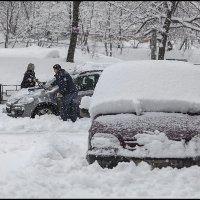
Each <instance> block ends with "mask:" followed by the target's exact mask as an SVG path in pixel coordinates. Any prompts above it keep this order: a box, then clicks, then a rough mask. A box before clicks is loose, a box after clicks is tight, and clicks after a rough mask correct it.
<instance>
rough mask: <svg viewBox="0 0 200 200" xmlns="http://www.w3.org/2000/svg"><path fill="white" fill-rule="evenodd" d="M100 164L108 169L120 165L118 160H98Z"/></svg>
mask: <svg viewBox="0 0 200 200" xmlns="http://www.w3.org/2000/svg"><path fill="white" fill-rule="evenodd" d="M97 162H98V164H99V165H100V166H101V167H102V168H108V169H112V168H113V167H116V166H117V165H118V162H114V161H111V160H104V159H101V160H97Z"/></svg>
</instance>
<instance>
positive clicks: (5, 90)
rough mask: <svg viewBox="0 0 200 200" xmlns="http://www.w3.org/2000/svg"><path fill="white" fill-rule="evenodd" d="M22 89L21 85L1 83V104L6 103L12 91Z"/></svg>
mask: <svg viewBox="0 0 200 200" xmlns="http://www.w3.org/2000/svg"><path fill="white" fill-rule="evenodd" d="M20 89H21V86H20V85H2V84H0V104H2V103H4V102H5V101H6V100H7V99H6V98H8V97H9V96H10V95H11V94H9V93H10V92H13V91H14V92H15V91H18V90H20Z"/></svg>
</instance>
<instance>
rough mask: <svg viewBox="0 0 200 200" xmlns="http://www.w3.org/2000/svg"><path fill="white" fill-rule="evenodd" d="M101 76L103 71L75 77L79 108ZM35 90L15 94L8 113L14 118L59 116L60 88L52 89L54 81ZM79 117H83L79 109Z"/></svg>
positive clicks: (7, 110) (28, 89)
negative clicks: (82, 99) (84, 97)
mask: <svg viewBox="0 0 200 200" xmlns="http://www.w3.org/2000/svg"><path fill="white" fill-rule="evenodd" d="M100 74H101V70H91V71H85V72H81V73H80V74H78V75H76V76H74V80H75V83H76V84H77V87H78V99H77V107H79V104H80V101H81V98H82V97H83V96H91V95H92V94H93V91H94V88H95V86H96V83H97V81H98V78H99V76H100ZM54 80H55V79H54V78H53V79H52V80H50V81H48V82H46V83H45V84H44V85H40V86H36V87H33V88H23V89H21V90H19V91H18V92H16V93H15V94H13V95H12V96H11V97H10V98H9V99H8V100H7V103H6V112H7V114H8V115H9V116H12V117H31V118H34V117H35V116H36V115H44V114H55V115H59V105H60V97H58V96H57V93H58V86H55V87H50V84H51V83H52V82H53V81H54ZM77 110H78V116H80V117H82V116H81V113H80V110H79V108H78V109H77Z"/></svg>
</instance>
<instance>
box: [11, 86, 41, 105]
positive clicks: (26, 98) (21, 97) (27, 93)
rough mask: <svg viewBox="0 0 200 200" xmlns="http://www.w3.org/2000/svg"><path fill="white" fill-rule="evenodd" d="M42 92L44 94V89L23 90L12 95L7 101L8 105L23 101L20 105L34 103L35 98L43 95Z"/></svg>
mask: <svg viewBox="0 0 200 200" xmlns="http://www.w3.org/2000/svg"><path fill="white" fill-rule="evenodd" d="M42 92H44V89H43V88H37V87H33V88H23V89H21V90H19V91H17V92H16V93H14V94H13V95H11V96H10V97H9V98H8V100H7V104H10V105H12V104H16V103H18V102H19V101H21V102H20V104H26V103H29V102H30V101H33V100H34V98H35V97H38V96H39V95H41V93H42Z"/></svg>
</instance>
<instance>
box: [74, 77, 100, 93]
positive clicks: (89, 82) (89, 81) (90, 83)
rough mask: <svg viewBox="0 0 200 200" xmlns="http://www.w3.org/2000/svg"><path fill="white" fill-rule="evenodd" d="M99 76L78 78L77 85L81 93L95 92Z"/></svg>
mask: <svg viewBox="0 0 200 200" xmlns="http://www.w3.org/2000/svg"><path fill="white" fill-rule="evenodd" d="M98 79H99V74H92V75H85V76H79V77H77V78H76V81H75V82H76V84H77V87H78V90H79V91H86V90H94V88H95V86H96V84H97V81H98Z"/></svg>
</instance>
